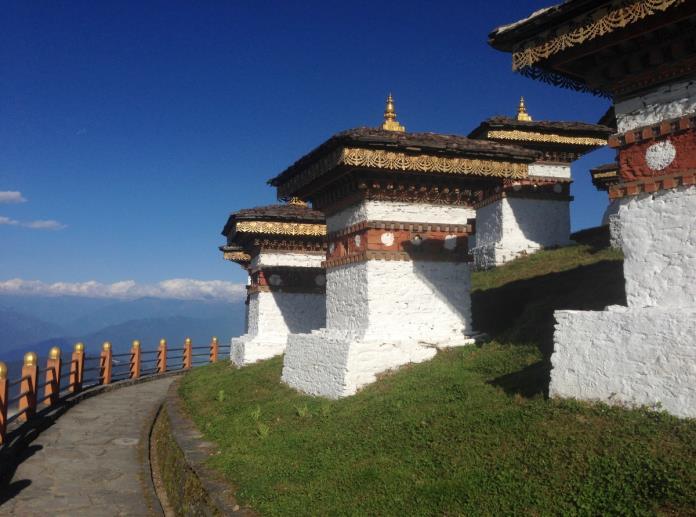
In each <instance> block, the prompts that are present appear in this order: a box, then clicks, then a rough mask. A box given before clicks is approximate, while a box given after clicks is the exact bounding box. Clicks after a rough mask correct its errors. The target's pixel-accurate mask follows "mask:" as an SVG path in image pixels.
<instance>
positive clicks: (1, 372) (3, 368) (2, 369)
mask: <svg viewBox="0 0 696 517" xmlns="http://www.w3.org/2000/svg"><path fill="white" fill-rule="evenodd" d="M0 379H3V380H5V379H7V365H6V364H5V363H3V362H2V361H0Z"/></svg>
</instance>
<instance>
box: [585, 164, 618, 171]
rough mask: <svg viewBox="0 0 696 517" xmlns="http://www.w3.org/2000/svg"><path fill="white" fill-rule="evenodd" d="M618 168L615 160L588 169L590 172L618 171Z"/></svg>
mask: <svg viewBox="0 0 696 517" xmlns="http://www.w3.org/2000/svg"><path fill="white" fill-rule="evenodd" d="M618 170H619V164H618V163H616V162H611V163H604V164H602V165H598V166H597V167H593V168H592V169H590V172H607V171H618Z"/></svg>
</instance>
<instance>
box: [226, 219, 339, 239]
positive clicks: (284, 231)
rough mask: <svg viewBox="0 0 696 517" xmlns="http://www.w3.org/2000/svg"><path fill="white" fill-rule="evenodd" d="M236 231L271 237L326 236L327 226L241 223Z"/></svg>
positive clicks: (271, 222)
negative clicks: (263, 234)
mask: <svg viewBox="0 0 696 517" xmlns="http://www.w3.org/2000/svg"><path fill="white" fill-rule="evenodd" d="M236 229H237V231H238V232H240V233H266V234H269V235H308V236H316V237H320V236H323V235H326V225H323V224H311V223H286V222H275V221H239V222H238V223H237V224H236Z"/></svg>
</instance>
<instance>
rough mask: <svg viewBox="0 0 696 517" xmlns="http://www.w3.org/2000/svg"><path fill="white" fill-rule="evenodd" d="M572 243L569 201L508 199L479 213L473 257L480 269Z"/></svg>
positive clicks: (477, 214)
mask: <svg viewBox="0 0 696 517" xmlns="http://www.w3.org/2000/svg"><path fill="white" fill-rule="evenodd" d="M569 243H570V203H569V202H568V201H556V200H545V199H543V200H542V199H525V198H507V197H506V198H503V199H501V200H499V201H495V202H493V203H490V204H488V205H486V206H484V207H482V208H480V209H479V210H478V211H477V213H476V247H475V248H473V249H472V254H473V255H474V263H475V265H476V267H477V268H480V269H485V268H489V267H494V266H497V265H500V264H503V263H505V262H508V261H510V260H512V259H515V258H517V257H519V256H521V255H524V254H529V253H534V252H535V251H538V250H540V249H543V248H551V247H556V246H566V245H568V244H569Z"/></svg>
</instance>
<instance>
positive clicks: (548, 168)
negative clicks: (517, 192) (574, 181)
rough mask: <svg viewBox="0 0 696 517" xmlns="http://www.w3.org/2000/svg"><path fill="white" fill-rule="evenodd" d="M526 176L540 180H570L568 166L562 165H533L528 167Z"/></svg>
mask: <svg viewBox="0 0 696 517" xmlns="http://www.w3.org/2000/svg"><path fill="white" fill-rule="evenodd" d="M527 174H528V175H529V176H533V177H542V178H563V179H570V177H571V176H570V165H567V164H564V163H533V164H531V165H530V166H529V168H528V172H527Z"/></svg>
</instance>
